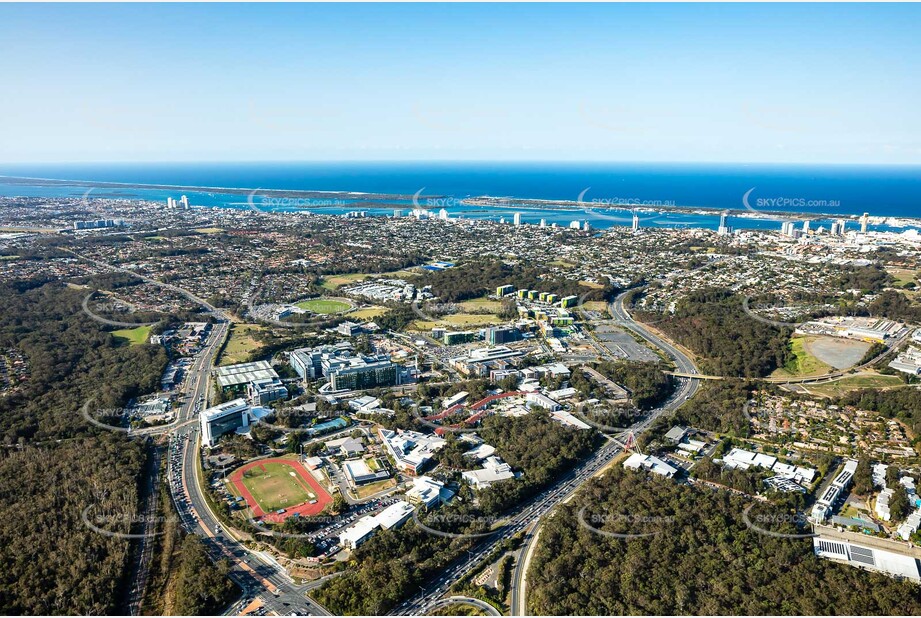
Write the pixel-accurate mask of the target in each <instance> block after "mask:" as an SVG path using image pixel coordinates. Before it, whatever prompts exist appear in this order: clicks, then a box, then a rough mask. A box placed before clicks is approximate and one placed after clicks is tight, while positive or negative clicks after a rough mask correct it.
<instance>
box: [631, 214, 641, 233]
mask: <svg viewBox="0 0 921 618" xmlns="http://www.w3.org/2000/svg"><path fill="white" fill-rule="evenodd" d="M639 229H640V217H639V215H637V214H636V213H635V212H634V213H633V231H634V232H636V231H638V230H639Z"/></svg>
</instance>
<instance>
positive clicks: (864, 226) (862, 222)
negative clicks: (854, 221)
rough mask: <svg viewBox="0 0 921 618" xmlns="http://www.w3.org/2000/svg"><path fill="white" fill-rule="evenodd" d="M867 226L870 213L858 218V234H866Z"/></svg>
mask: <svg viewBox="0 0 921 618" xmlns="http://www.w3.org/2000/svg"><path fill="white" fill-rule="evenodd" d="M869 224H870V213H868V212H865V213H863V216H862V217H860V233H861V234H866V233H867V226H868V225H869Z"/></svg>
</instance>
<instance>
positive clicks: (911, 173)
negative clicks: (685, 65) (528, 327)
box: [0, 162, 921, 230]
mask: <svg viewBox="0 0 921 618" xmlns="http://www.w3.org/2000/svg"><path fill="white" fill-rule="evenodd" d="M0 175H3V176H19V177H32V178H50V179H60V180H80V181H96V182H120V183H137V184H156V185H173V186H178V185H184V186H195V187H217V188H220V187H226V188H237V189H287V190H305V191H330V192H339V191H343V192H356V193H374V194H393V195H404V196H415V199H414V200H410V199H403V200H390V201H388V202H386V203H379V204H372V205H369V204H368V203H366V202H365V203H362V201H361V199H360V196H358V195H356V196H355V199H354V200H352V199H340V200H332V199H331V200H318V199H314V200H300V201H298V200H292V201H284V200H278V199H275V200H272V199H269V200H263V199H261V198H259V197H258V196H257V197H255V198H253V199H254V200H255V203H256V205H257V207H265V208H268V209H273V210H311V211H315V212H324V213H329V214H344V213H346V212H349V211H350V210H356V209H360V210H364V211H367V214H368V215H369V216H373V215H392V214H393V211H394V210H395V209H401V210H404V212H405V211H408V210H409V209H410V208H412V207H414V205H416V204H418V205H420V206H422V207H426V208H431V209H434V210H439V209H440V208H444V209H445V210H447V211H448V213H449V215H450V216H452V217H456V216H462V217H465V218H486V219H494V220H499V219H501V218H504V219H506V220H511V218H512V217H513V215H514V213H515V212H521V213H522V220H523V221H524V222H525V223H537V222H539V221H540V220H541V219H545V220H546V222H547V223H548V224H550V223H558V224H561V225H567V224H568V223H569V222H570V221H572V220H580V221H589V222H590V223H591V224H592V226H593V227H595V228H606V227H611V226H613V225H630V222H631V213H630V212H629V210H628V209H626V208H625V207H626V206H628V205H629V206H630V207H633V206H637V207H638V208H639V213H638V214H639V216H640V222H641V225H643V226H644V227H646V226H650V227H707V228H712V229H715V228H716V227H717V225H718V222H719V217H718V214H716V213H712V212H694V211H693V209H697V208H700V209H718V210H722V209H731V210H741V211H744V212H743V213H742V215H741V216H733V217H732V218H731V222H730V224H731V225H732V226H733V227H736V228H740V229H779V228H780V222H781V221H783V220H784V217H783V216H775V215H770V214H766V213H770V212H777V211H783V212H790V213H798V214H799V215H801V216H808V217H810V218H812V219H813V221H815V225H814V226H813V227H816V226H818V225H823V224H825V225H828V224H830V222H831V220H833V219H835V218H838V217H841V218H845V219H851V220H852V222H851V223H850V224H849V228H850V229H853V228H854V227H856V223H855V222H853V219H854V218H856V217H858V216H860V215H862V214H863V213H865V212H866V213H869V214H870V215H871V216H872V217H878V219H874V220H873V225H871V229H877V230H900V229H906V228H908V227H917V228H919V229H921V221H905V220H904V219H909V218H921V166H851V165H761V164H758V165H755V164H751V165H737V164H686V163H680V164H679V163H674V164H663V163H504V162H503V163H481V162H434V163H433V162H400V163H383V162H380V163H377V162H360V163H359V162H336V163H307V162H304V163H290V162H279V163H157V164H153V163H152V164H67V165H64V164H60V165H37V164H36V165H27V164H16V165H13V164H6V165H3V164H0ZM86 192H87V187H86V186H68V185H57V186H42V185H40V184H38V183H37V184H36V185H30V184H18V183H17V184H11V183H9V182H4V180H3V179H2V178H0V195H2V196H38V197H62V196H81V195H83V194H85V193H86ZM184 193H186V194H187V195H188V197H189V201H190V203H191V204H193V205H194V206H207V207H215V206H217V207H227V208H247V207H249V204H248V203H247V197H246V196H245V195H242V196H241V195H239V194H224V193H221V192H219V191H211V192H196V191H184ZM89 195H90V197H122V198H127V199H149V200H158V201H165V200H166V198H167V197H168V196H172V197H177V198H178V197H179V195H178V194H177V192H176V191H173V190H170V189H169V188H166V187H165V188H156V189H134V188H117V189H114V188H99V189H94V190H93V191H92V192H91V193H90V194H89ZM479 196H491V197H501V198H507V201H505V202H501V203H490V204H486V205H469V204H461V203H460V200H462V199H464V198H471V197H479ZM515 200H553V201H566V202H573V203H575V207H574V208H569V209H565V210H561V209H560V208H558V207H548V206H544V205H540V204H535V203H534V202H528V203H526V204H515ZM675 208H683V209H691V211H683V212H675V211H674V209H675Z"/></svg>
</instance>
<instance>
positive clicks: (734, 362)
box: [636, 288, 792, 378]
mask: <svg viewBox="0 0 921 618" xmlns="http://www.w3.org/2000/svg"><path fill="white" fill-rule="evenodd" d="M636 316H637V318H638V319H640V320H641V321H655V320H660V321H659V322H658V323H657V324H656V327H657V328H660V329H661V330H663V331H664V332H665V333H666V334H668V336H669V337H671V338H673V339H674V340H675V341H677V342H678V343H680V344H682V345H684V346H686V347H688V348H690V349H691V350H693V351H694V352H695V353H696V354H699V355H700V356H702V357H703V358H702V360H701V362H700V363H699V364H700V369H701V370H702V371H703V372H704V373H709V374H714V375H724V376H732V377H740V376H741V377H746V378H756V377H764V376H766V375H768V374H770V373H771V372H772V371H774V370H775V369H777V368H778V367H782V366H783V365H784V364H785V362H786V360H787V356H788V355H789V338H790V334H791V332H792V331H791V330H790V329H786V328H784V329H782V328H777V327H775V326H772V325H770V324H767V323H765V322H762V321H760V320H755V319H753V318H752V317H751V316H750V315H748V313H746V311H745V310H744V309H743V307H742V298H740V297H739V296H737V295H736V294H733V293H732V292H730V291H729V290H725V289H719V288H711V289H707V290H700V291H695V292H692V293H691V294H689V295H688V296H687V297H686V298H684V299H682V300H681V301H679V302H678V304H677V306H676V307H675V312H674V313H673V314H671V315H667V316H666V317H665V319H664V320H662V319H661V318H662V316H661V314H646V313H642V312H637V313H636Z"/></svg>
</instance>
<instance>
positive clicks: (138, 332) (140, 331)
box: [112, 326, 151, 345]
mask: <svg viewBox="0 0 921 618" xmlns="http://www.w3.org/2000/svg"><path fill="white" fill-rule="evenodd" d="M150 328H151V327H150V326H138V327H137V328H123V329H121V330H113V331H112V335H113V336H115V337H117V338H119V339H121V340H123V341H127V342H128V343H130V344H131V345H141V344H144V343H147V341H148V340H149V339H150Z"/></svg>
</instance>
